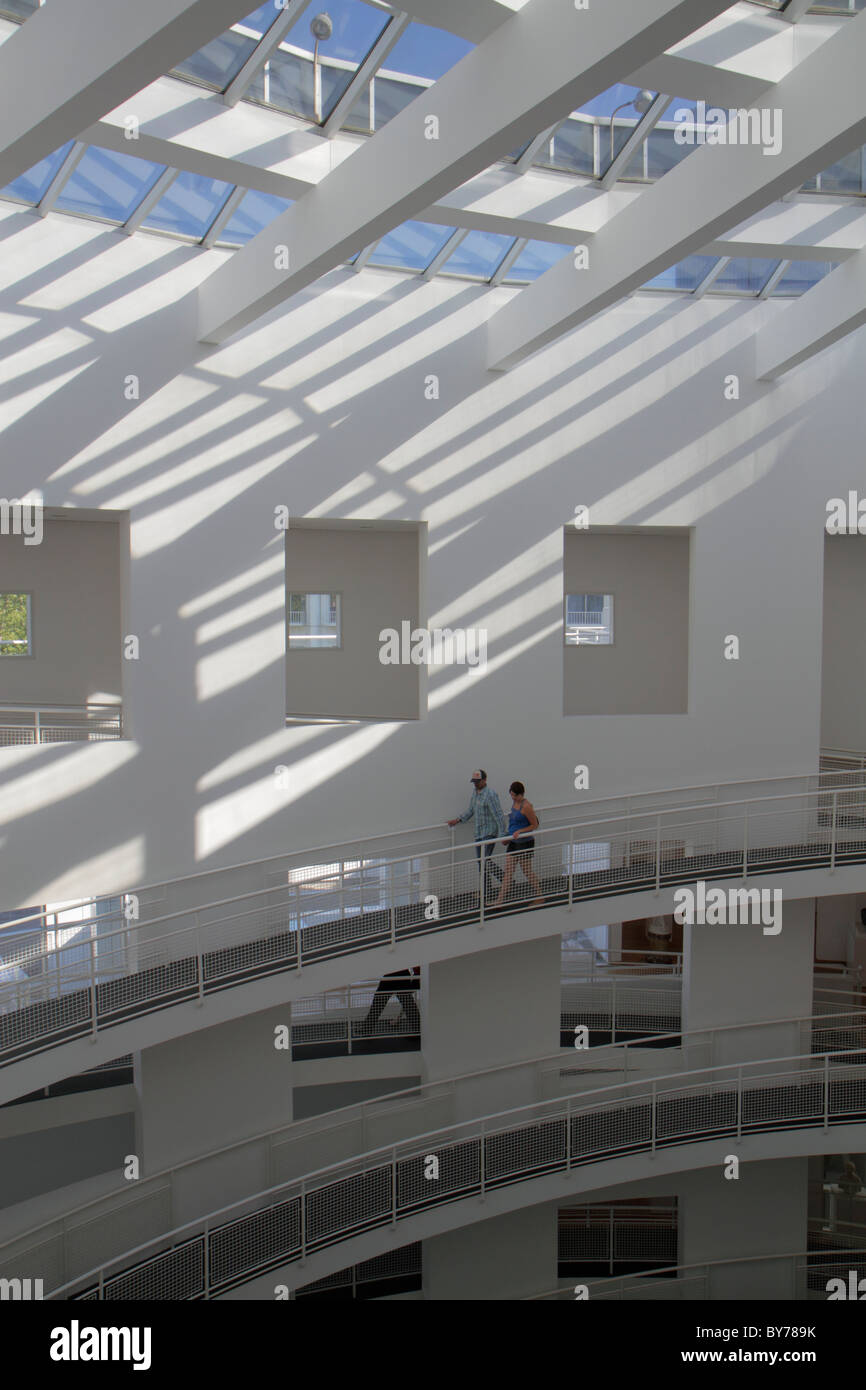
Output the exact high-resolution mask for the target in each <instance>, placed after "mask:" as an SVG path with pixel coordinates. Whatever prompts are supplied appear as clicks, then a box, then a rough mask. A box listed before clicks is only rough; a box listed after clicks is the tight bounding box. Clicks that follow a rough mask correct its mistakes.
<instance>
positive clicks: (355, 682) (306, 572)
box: [286, 520, 426, 723]
mask: <svg viewBox="0 0 866 1390" xmlns="http://www.w3.org/2000/svg"><path fill="white" fill-rule="evenodd" d="M422 536H425V537H426V527H423V526H420V525H419V524H418V523H415V522H406V523H403V522H392V523H386V522H364V521H327V522H325V521H318V520H316V521H312V520H311V521H297V522H295V521H293V522H292V525H291V527H290V528H289V530H288V531H287V532H286V718H287V719H288V720H290V721H293V720H299V721H304V722H308V721H322V722H323V723H329V722H340V721H342V720H345V721H347V722H349V721H356V720H358V721H360V720H374V721H376V720H383V721H384V720H402V719H418V718H419V717H420V714H421V707H422V699H423V685H422V681H423V672H422V668H421V667H420V666H419V665H417V664H416V663H414V662H413V661H412V660H411V659H409V657H410V653H409V652H408V651H407V653H406V656H407V660H405V661H403V660H396V661H395V660H393V659H392V657H393V651H392V648H391V646H388V644H387V643H386V642H385V641H384V639H383V637H382V634H383V632H384V633H395V632H396V633H397V634H400V633H402V632H403V631H405V630H407V629H406V627H405V625H407V624H408V630H410V631H414V630H415V629H416V628H418V627H419V625H420V622H421V612H420V590H421V581H420V575H421V558H422V544H421V542H422ZM401 650H402V649H401ZM386 656H387V657H388V659H387V660H386V659H384V658H385V657H386Z"/></svg>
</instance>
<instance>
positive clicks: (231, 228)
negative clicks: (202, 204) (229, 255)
mask: <svg viewBox="0 0 866 1390" xmlns="http://www.w3.org/2000/svg"><path fill="white" fill-rule="evenodd" d="M291 206H292V199H290V198H277V197H275V195H274V194H273V193H258V192H257V191H256V190H255V189H250V191H249V192H248V193H246V194H245V195H244V197H243V198H242V199H241V201H240V203H239V204H238V206H237V207H236V208H235V211H234V212H233V214H232V216H231V217H230V218H229V220H228V222H227V223H226V225H225V227H224V228H223V230H222V232H221V233H220V237H219V241H220V244H225V245H228V246H244V245H245V244H246V243H247V242H248V241H252V239H253V237H254V236H258V234H259V232H260V231H261V230H262V228H263V227H266V226H267V225H268V223H269V222H273V220H274V218H275V217H279V215H280V213H281V212H285V210H286V208H290V207H291Z"/></svg>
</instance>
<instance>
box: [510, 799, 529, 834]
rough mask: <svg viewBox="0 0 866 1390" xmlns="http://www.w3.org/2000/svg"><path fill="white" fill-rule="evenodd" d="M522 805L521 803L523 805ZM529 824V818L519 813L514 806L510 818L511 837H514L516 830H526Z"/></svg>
mask: <svg viewBox="0 0 866 1390" xmlns="http://www.w3.org/2000/svg"><path fill="white" fill-rule="evenodd" d="M522 804H523V803H522V802H521V805H522ZM528 824H529V817H528V816H525V815H524V814H523V812H522V811H518V809H517V807H516V806H512V808H511V814H510V815H509V817H508V833H509V835H513V834H514V832H515V830H525V829H526V827H527V825H528Z"/></svg>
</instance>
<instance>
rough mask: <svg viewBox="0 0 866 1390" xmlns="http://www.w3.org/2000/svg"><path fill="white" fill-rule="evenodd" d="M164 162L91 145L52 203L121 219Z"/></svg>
mask: <svg viewBox="0 0 866 1390" xmlns="http://www.w3.org/2000/svg"><path fill="white" fill-rule="evenodd" d="M164 167H165V166H164V165H162V164H154V163H153V162H152V161H151V160H149V159H138V158H136V157H134V156H133V155H129V154H116V153H115V151H114V150H102V149H99V148H98V146H95V145H92V146H91V147H90V149H89V150H88V151H87V153H86V154H85V155H84V158H83V159H82V160H81V162H80V164H79V165H78V166H77V168H76V169H74V170H73V172H72V174H71V175H70V177H69V179H68V180H67V182H66V183H65V184H64V186H63V191H62V192H61V194H60V197H59V198H58V199H57V203H56V206H57V207H58V208H59V209H61V210H62V211H63V212H80V213H83V214H84V215H85V216H86V217H101V218H103V219H104V220H106V221H108V222H125V221H126V220H127V218H129V217H131V215H132V214H133V212H134V211H135V209H136V208H137V207H138V205H139V203H140V202H141V200H142V198H143V197H144V196H145V194H147V193H149V192H150V190H151V188H152V187H153V185H154V184H155V183H156V181H157V179H158V178H159V176H160V174H161V173H162V172H163V169H164Z"/></svg>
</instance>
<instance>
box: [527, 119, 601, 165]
mask: <svg viewBox="0 0 866 1390" xmlns="http://www.w3.org/2000/svg"><path fill="white" fill-rule="evenodd" d="M533 162H534V163H535V164H540V165H541V166H542V167H543V168H546V169H565V170H567V171H568V173H571V174H587V175H588V176H589V177H590V178H591V177H592V175H593V173H594V171H595V125H594V123H593V122H592V121H579V120H567V121H564V122H563V124H562V125H561V126H560V127H559V129H558V130H557V131H555V132H554V135H553V138H552V140H551V141H548V143H547V144H545V145H542V147H541V149H540V150H539V151H538V154H537V155H536V157H535V160H534V161H533Z"/></svg>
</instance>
